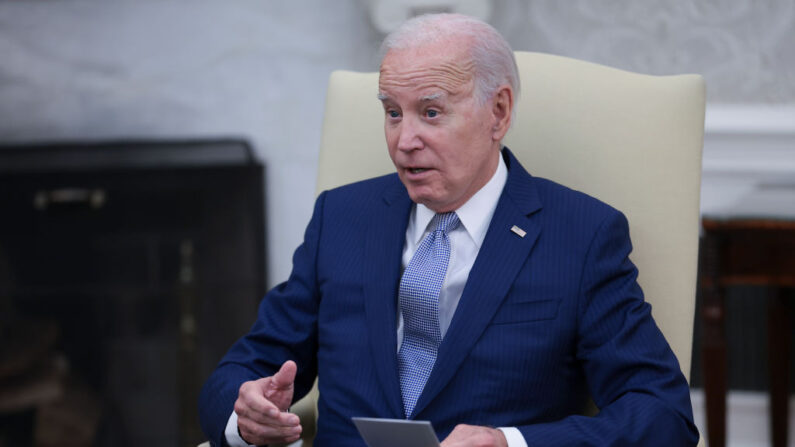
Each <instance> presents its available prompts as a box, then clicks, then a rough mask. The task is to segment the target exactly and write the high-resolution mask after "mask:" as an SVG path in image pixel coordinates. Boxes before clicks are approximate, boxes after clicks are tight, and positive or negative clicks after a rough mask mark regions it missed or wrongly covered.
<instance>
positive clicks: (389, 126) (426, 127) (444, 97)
mask: <svg viewBox="0 0 795 447" xmlns="http://www.w3.org/2000/svg"><path fill="white" fill-rule="evenodd" d="M378 88H379V97H380V98H381V100H382V103H383V105H384V111H385V115H386V116H385V122H384V133H385V134H386V142H387V146H388V147H389V156H390V157H391V158H392V162H393V163H394V164H395V167H396V168H397V173H398V175H399V176H400V180H401V181H402V182H403V184H404V185H405V186H406V189H407V190H408V193H409V196H410V197H411V199H412V200H413V201H414V202H416V203H422V204H424V205H425V206H427V207H428V208H430V209H432V210H434V211H436V212H447V211H453V210H455V209H457V208H459V207H460V206H461V205H463V204H464V203H466V201H467V200H469V198H470V197H472V195H474V194H475V193H476V192H477V191H478V190H479V189H480V188H481V187H482V186H483V185H485V184H486V183H487V182H488V181H489V179H490V178H491V176H492V175H493V174H494V171H495V170H496V168H497V163H498V161H499V144H500V143H499V140H496V141H495V140H494V138H493V137H494V132H493V128H494V126H495V121H496V120H495V117H494V115H493V113H492V108H491V101H487V102H486V104H485V105H482V106H481V105H479V104H478V101H477V99H476V98H475V97H474V94H473V93H474V83H473V75H472V63H471V61H470V60H469V58H468V57H467V56H466V52H465V48H464V47H463V45H462V44H461V43H458V42H442V43H437V44H432V45H426V46H421V47H419V48H412V49H406V50H392V51H390V52H388V53H387V54H386V56H385V57H384V60H383V62H382V64H381V76H380V78H379V82H378Z"/></svg>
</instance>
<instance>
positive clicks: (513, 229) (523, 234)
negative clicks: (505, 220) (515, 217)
mask: <svg viewBox="0 0 795 447" xmlns="http://www.w3.org/2000/svg"><path fill="white" fill-rule="evenodd" d="M511 231H513V232H514V233H516V234H517V235H519V237H524V236H525V235H526V234H527V232H526V231H524V230H523V229H521V228H519V227H517V226H516V225H514V226H512V227H511Z"/></svg>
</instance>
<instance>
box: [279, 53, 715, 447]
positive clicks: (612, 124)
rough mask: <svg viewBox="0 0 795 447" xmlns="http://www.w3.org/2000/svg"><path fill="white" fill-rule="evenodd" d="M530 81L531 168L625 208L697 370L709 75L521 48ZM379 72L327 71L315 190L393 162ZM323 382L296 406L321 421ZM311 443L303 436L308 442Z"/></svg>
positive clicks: (521, 129)
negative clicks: (667, 72) (646, 71)
mask: <svg viewBox="0 0 795 447" xmlns="http://www.w3.org/2000/svg"><path fill="white" fill-rule="evenodd" d="M516 61H517V63H518V64H519V72H520V75H521V82H522V94H521V98H520V100H519V102H518V108H517V110H516V116H515V120H514V123H513V128H512V129H511V131H510V132H509V134H508V136H507V138H506V140H505V144H506V145H507V146H508V147H510V148H511V150H512V151H513V152H514V154H515V155H516V157H517V158H519V160H520V161H521V162H522V164H523V165H524V166H525V167H526V168H527V169H528V171H530V173H531V174H533V175H535V176H540V177H546V178H549V179H552V180H555V181H557V182H559V183H562V184H564V185H567V186H569V187H572V188H575V189H579V190H581V191H584V192H587V193H588V194H590V195H592V196H595V197H597V198H599V199H601V200H603V201H605V202H607V203H609V204H611V205H613V206H614V207H616V208H618V209H620V210H622V211H623V212H624V213H625V214H626V215H627V218H628V219H629V223H630V232H631V236H632V242H633V245H634V251H633V253H632V255H631V258H632V260H633V261H634V262H635V264H636V265H637V266H638V269H639V270H640V275H639V278H638V281H639V282H640V285H641V286H642V287H643V290H644V292H645V295H646V299H647V301H648V302H650V303H651V304H652V309H653V310H652V314H653V315H654V318H655V319H656V321H657V324H658V325H659V326H660V328H661V329H662V331H663V333H664V334H665V336H666V338H667V339H668V342H669V343H670V344H671V347H672V348H673V350H674V353H676V356H677V357H678V359H679V364H680V366H681V368H682V372H684V374H685V376H686V377H687V376H689V373H690V350H691V345H692V336H693V312H694V308H695V291H696V268H697V267H696V264H697V256H698V232H699V187H700V182H701V148H702V142H703V134H704V100H705V94H704V81H703V79H702V78H701V76H698V75H680V76H648V75H642V74H637V73H630V72H626V71H622V70H617V69H614V68H610V67H606V66H602V65H597V64H593V63H589V62H583V61H579V60H575V59H569V58H565V57H561V56H553V55H549V54H541V53H528V52H516ZM377 88H378V74H377V73H353V72H344V71H337V72H334V73H332V74H331V79H330V81H329V88H328V96H327V98H326V114H325V121H324V123H323V140H322V142H321V147H320V161H319V169H318V181H317V191H318V192H320V191H323V190H325V189H329V188H333V187H335V186H339V185H342V184H345V183H349V182H353V181H356V180H361V179H364V178H368V177H373V176H376V175H380V174H384V173H388V172H392V171H393V167H392V164H391V162H390V160H389V156H388V154H387V150H386V143H385V141H384V134H383V110H382V108H381V104H380V103H379V102H378V100H377V99H376V93H377ZM315 393H316V391H313V394H311V395H310V396H308V398H307V399H305V400H304V401H303V402H299V403H298V404H296V408H295V409H294V411H297V412H299V413H301V414H302V417H303V419H302V420H306V422H307V425H308V426H309V427H312V426H313V424H314V419H313V416H314V411H315V405H314V400H313V399H316V398H317V396H316V394H315ZM304 445H307V444H306V443H305V444H304Z"/></svg>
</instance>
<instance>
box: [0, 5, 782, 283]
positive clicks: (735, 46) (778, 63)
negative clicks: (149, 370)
mask: <svg viewBox="0 0 795 447" xmlns="http://www.w3.org/2000/svg"><path fill="white" fill-rule="evenodd" d="M393 1H398V0H393ZM365 4H366V3H365V1H364V0H334V1H328V0H325V1H324V0H289V1H279V0H234V1H228V0H212V1H211V0H115V1H102V0H71V1H66V0H62V1H44V0H27V1H18V0H0V143H10V142H31V141H42V140H64V139H66V140H86V139H91V140H101V139H114V138H124V137H134V138H152V137H204V136H206V137H217V136H240V137H244V138H247V139H249V141H251V142H252V144H253V145H254V147H255V149H256V151H257V154H258V156H259V157H260V158H261V159H262V160H263V161H264V162H265V163H266V165H267V192H268V196H267V219H268V222H267V223H268V257H269V259H268V262H269V275H268V279H269V282H270V284H275V283H276V282H279V281H282V280H284V279H285V278H286V277H287V275H288V274H289V271H290V257H291V255H292V251H293V250H294V249H295V247H296V246H297V245H298V243H300V240H301V238H302V233H303V229H304V227H305V225H306V223H307V221H308V219H309V216H310V213H311V208H312V202H313V197H314V178H315V171H316V168H315V164H316V160H317V148H318V145H319V141H320V126H321V122H322V110H323V102H324V97H325V87H326V79H327V77H328V74H329V72H330V71H331V70H332V69H337V68H343V69H353V70H375V69H376V68H377V65H378V62H377V60H376V55H375V53H376V48H377V46H378V43H379V40H380V38H381V36H380V35H379V34H378V33H377V32H376V31H375V30H374V29H373V28H372V26H371V25H370V21H369V17H368V15H367V11H366V8H365ZM493 4H494V9H493V11H494V12H493V15H492V18H491V22H492V23H493V24H494V25H495V26H496V27H497V28H498V29H499V30H500V31H501V32H502V33H503V34H505V36H506V37H507V38H508V40H509V41H510V42H511V44H512V45H513V46H514V47H515V48H516V49H519V50H532V51H546V52H552V53H557V54H562V55H566V56H572V57H578V58H583V59H586V60H591V61H594V62H599V63H604V64H609V65H613V66H617V67H619V68H624V69H628V70H633V71H639V72H644V73H650V74H672V73H683V72H697V73H702V74H704V75H705V77H706V79H707V85H708V95H709V106H708V108H709V110H714V111H717V115H716V114H715V113H711V115H710V116H711V118H708V129H707V130H708V135H707V142H706V148H705V161H704V167H705V177H704V178H705V190H704V191H705V193H704V206H706V208H705V209H707V210H708V211H709V210H711V208H709V207H710V206H712V205H711V204H715V203H718V202H721V203H723V202H726V203H732V201H733V200H736V199H737V197H740V196H731V194H737V193H738V191H739V192H743V191H746V192H747V189H748V188H749V185H750V187H755V186H756V185H759V184H763V183H765V182H769V179H770V175H771V173H772V175H774V180H775V181H777V182H784V181H785V180H787V179H792V178H795V129H793V125H792V124H791V123H795V108H793V107H794V106H795V53H793V52H792V48H795V0H765V1H764V2H756V1H753V0H700V1H698V2H691V1H688V2H684V1H682V2H676V1H674V2H659V1H652V0H648V1H647V0H640V1H639V0H571V1H565V2H563V1H559V0H494V2H493ZM725 110H729V113H728V115H727V114H726V113H723V112H722V111H725ZM727 116H728V118H727ZM769 122H774V123H778V124H777V125H776V126H773V128H771V127H770V126H768V127H767V128H766V130H765V129H763V130H762V131H761V132H760V131H759V129H758V127H759V126H761V127H762V128H764V127H765V123H769ZM732 123H735V124H737V123H740V126H739V130H738V128H736V126H735V125H734V124H732ZM748 123H751V124H750V127H749V124H748ZM743 126H745V127H743ZM743 129H745V130H743ZM749 129H751V130H749ZM752 129H755V130H752ZM771 132H772V134H773V135H774V136H773V137H771ZM738 133H739V135H740V136H739V137H738ZM768 143H769V144H770V146H766V144H768ZM760 159H766V160H768V162H767V163H762V164H765V165H766V166H767V167H766V168H765V167H763V168H761V170H759V169H757V170H755V171H753V172H749V169H748V167H749V166H752V165H753V163H751V162H754V161H758V160H760ZM753 166H759V163H757V164H756V165H753ZM782 179H783V180H782ZM732 197H734V198H732Z"/></svg>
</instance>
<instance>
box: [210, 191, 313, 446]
mask: <svg viewBox="0 0 795 447" xmlns="http://www.w3.org/2000/svg"><path fill="white" fill-rule="evenodd" d="M324 200H325V193H323V194H321V195H320V197H318V199H317V202H316V203H315V209H314V212H313V215H312V219H311V221H310V222H309V225H308V226H307V229H306V232H305V234H304V242H303V243H302V244H301V246H299V247H298V249H296V251H295V254H294V255H293V270H292V273H291V274H290V278H289V279H288V280H287V281H286V282H284V283H282V284H280V285H278V286H276V287H275V288H273V289H272V290H270V291H269V292H268V293H267V294H266V295H265V297H264V298H263V299H262V301H261V303H260V306H259V310H258V313H257V320H256V322H255V323H254V325H253V326H252V328H251V330H250V331H249V333H248V334H246V335H245V336H244V337H243V338H241V339H240V340H238V341H237V342H235V344H234V345H232V347H231V348H230V349H229V351H228V352H227V353H226V355H225V356H224V358H223V359H222V360H221V362H220V363H219V365H218V367H217V368H216V370H215V371H214V372H213V373H212V375H211V376H210V378H209V379H208V380H207V382H206V383H205V384H204V387H203V388H202V391H201V394H200V396H199V419H200V423H201V426H202V429H203V430H204V433H205V435H207V436H208V437H209V439H210V441H211V443H212V444H213V445H217V446H221V445H226V442H225V439H224V428H225V426H226V423H227V421H228V420H229V415H230V414H232V411H233V407H234V403H235V400H236V399H237V395H238V390H239V388H240V385H242V384H243V382H246V381H249V380H256V379H259V378H262V377H268V376H271V375H273V374H274V373H275V372H276V371H278V369H279V367H280V366H281V365H282V364H283V363H284V362H285V361H287V360H294V361H295V362H296V364H297V365H298V374H297V376H296V383H295V396H294V401H295V400H298V399H299V398H301V397H303V396H304V395H305V394H306V393H307V392H308V391H309V389H310V388H311V387H312V382H313V381H314V378H315V376H316V375H317V355H316V351H317V310H318V304H319V299H320V297H319V292H318V286H317V278H316V269H315V266H316V259H317V250H318V244H319V240H320V233H321V227H322V220H323V204H324Z"/></svg>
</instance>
